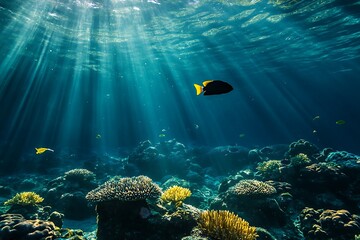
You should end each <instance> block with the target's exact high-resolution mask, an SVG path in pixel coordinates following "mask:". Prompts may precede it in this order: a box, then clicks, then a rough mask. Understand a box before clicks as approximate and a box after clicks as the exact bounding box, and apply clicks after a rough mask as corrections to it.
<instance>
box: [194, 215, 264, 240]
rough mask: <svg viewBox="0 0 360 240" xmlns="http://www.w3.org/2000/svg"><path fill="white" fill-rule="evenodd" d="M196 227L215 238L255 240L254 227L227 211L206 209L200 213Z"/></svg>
mask: <svg viewBox="0 0 360 240" xmlns="http://www.w3.org/2000/svg"><path fill="white" fill-rule="evenodd" d="M198 228H199V229H200V230H201V231H202V233H203V234H205V235H206V236H208V237H211V238H212V239H216V240H255V239H256V237H257V236H258V235H257V234H256V228H255V227H250V225H249V223H248V222H247V221H245V220H244V219H242V218H240V217H238V216H237V215H235V214H234V213H232V212H229V211H224V210H220V211H216V210H207V211H204V212H202V213H201V214H200V217H199V219H198Z"/></svg>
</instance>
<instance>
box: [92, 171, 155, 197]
mask: <svg viewBox="0 0 360 240" xmlns="http://www.w3.org/2000/svg"><path fill="white" fill-rule="evenodd" d="M160 195H161V189H160V187H159V186H158V185H157V184H156V183H154V182H153V181H152V180H151V178H149V177H146V176H138V177H132V178H122V179H120V180H119V181H108V182H106V183H104V184H103V185H101V186H99V187H97V188H96V189H94V190H92V191H90V192H89V193H88V194H87V195H86V199H87V200H89V201H92V202H104V201H109V200H121V201H137V200H144V199H147V198H157V197H159V196H160Z"/></svg>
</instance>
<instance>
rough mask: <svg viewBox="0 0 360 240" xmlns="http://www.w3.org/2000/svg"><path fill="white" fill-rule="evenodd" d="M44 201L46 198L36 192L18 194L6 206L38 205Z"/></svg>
mask: <svg viewBox="0 0 360 240" xmlns="http://www.w3.org/2000/svg"><path fill="white" fill-rule="evenodd" d="M42 201H44V198H42V197H40V196H39V195H38V194H36V193H34V192H22V193H17V194H16V195H15V196H14V197H13V198H12V199H9V200H7V201H6V202H5V203H4V205H22V206H27V205H36V204H38V203H41V202H42Z"/></svg>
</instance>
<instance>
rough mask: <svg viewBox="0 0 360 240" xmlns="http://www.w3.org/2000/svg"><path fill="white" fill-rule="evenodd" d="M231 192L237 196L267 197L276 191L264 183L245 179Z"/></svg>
mask: <svg viewBox="0 0 360 240" xmlns="http://www.w3.org/2000/svg"><path fill="white" fill-rule="evenodd" d="M231 192H232V193H233V194H235V195H237V196H268V195H272V194H274V193H276V189H275V188H274V187H273V186H271V185H269V184H267V183H265V182H262V181H258V180H253V179H247V180H241V181H240V182H238V183H237V184H236V185H235V186H234V187H232V188H231Z"/></svg>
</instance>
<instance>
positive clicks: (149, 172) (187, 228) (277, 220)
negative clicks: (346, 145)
mask: <svg viewBox="0 0 360 240" xmlns="http://www.w3.org/2000/svg"><path fill="white" fill-rule="evenodd" d="M121 155H125V156H121ZM119 156H120V157H119ZM23 161H24V162H23V166H24V169H23V170H22V171H21V173H17V174H12V175H8V176H2V177H1V178H0V202H1V208H0V214H1V215H0V240H22V239H26V240H33V239H34V240H35V239H100V240H104V239H105V240H120V239H134V240H137V239H144V240H146V239H150V240H153V239H182V240H191V239H222V240H227V239H244V240H252V239H260V240H262V239H284V240H285V239H292V240H297V239H309V240H320V239H321V240H330V239H332V240H349V239H360V156H357V155H356V154H353V153H350V152H346V151H339V150H336V149H331V148H324V149H320V148H319V147H317V146H316V145H314V144H313V143H310V142H308V141H306V140H302V139H300V140H298V141H296V142H293V143H290V144H279V145H272V146H266V147H260V148H254V149H249V148H246V147H242V146H219V147H215V148H208V147H187V146H185V145H184V144H182V143H179V142H177V141H176V140H168V141H163V142H160V143H157V144H153V143H151V142H150V141H144V142H141V143H139V145H138V146H137V147H136V148H135V149H133V150H132V151H131V152H129V153H127V154H124V153H123V152H122V153H118V154H113V155H109V154H106V155H101V156H99V155H98V154H95V153H93V154H89V155H87V156H86V155H82V154H78V155H77V154H68V153H59V154H57V153H56V152H55V153H54V152H44V153H43V154H40V155H35V154H33V155H29V156H27V157H25V158H24V160H23ZM171 187H172V188H171ZM16 194H17V195H16ZM209 210H219V211H209ZM225 210H227V211H225ZM233 213H234V214H233ZM255 231H256V232H255ZM356 235H359V236H358V237H357V236H356Z"/></svg>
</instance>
